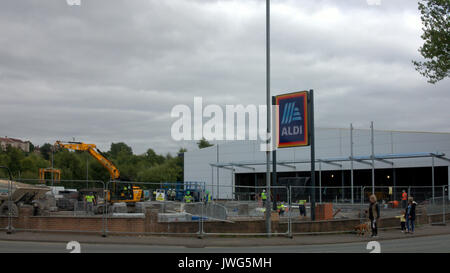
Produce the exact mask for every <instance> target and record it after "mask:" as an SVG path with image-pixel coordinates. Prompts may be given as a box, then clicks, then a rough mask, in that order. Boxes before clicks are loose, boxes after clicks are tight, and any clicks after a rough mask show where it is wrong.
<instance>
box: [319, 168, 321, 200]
mask: <svg viewBox="0 0 450 273" xmlns="http://www.w3.org/2000/svg"><path fill="white" fill-rule="evenodd" d="M319 203H322V161H319Z"/></svg>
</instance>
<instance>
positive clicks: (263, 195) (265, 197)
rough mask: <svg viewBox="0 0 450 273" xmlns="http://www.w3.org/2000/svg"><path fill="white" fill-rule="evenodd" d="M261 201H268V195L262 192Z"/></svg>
mask: <svg viewBox="0 0 450 273" xmlns="http://www.w3.org/2000/svg"><path fill="white" fill-rule="evenodd" d="M261 199H262V200H266V199H267V196H266V193H265V192H262V193H261Z"/></svg>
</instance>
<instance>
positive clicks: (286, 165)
mask: <svg viewBox="0 0 450 273" xmlns="http://www.w3.org/2000/svg"><path fill="white" fill-rule="evenodd" d="M277 165H280V166H284V167H288V168H291V169H294V170H295V169H297V167H295V166H293V165H288V164H286V163H278V162H277Z"/></svg>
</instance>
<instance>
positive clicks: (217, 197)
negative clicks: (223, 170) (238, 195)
mask: <svg viewBox="0 0 450 273" xmlns="http://www.w3.org/2000/svg"><path fill="white" fill-rule="evenodd" d="M216 150H217V163H219V144H217V149H216ZM219 171H220V168H219V167H217V194H216V199H217V200H219Z"/></svg>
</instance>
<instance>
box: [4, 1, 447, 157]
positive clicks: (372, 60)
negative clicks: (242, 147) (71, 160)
mask: <svg viewBox="0 0 450 273" xmlns="http://www.w3.org/2000/svg"><path fill="white" fill-rule="evenodd" d="M264 2H265V1H262V0H247V1H238V0H235V1H233V0H227V1H225V0H222V1H220V0H217V1H210V0H204V1H201V0H197V1H193V0H171V1H157V0H151V1H140V0H132V1H106V0H103V1H101V0H96V1H86V0H84V1H83V0H82V5H81V7H69V6H67V5H66V4H65V1H32V0H29V1H6V2H5V3H2V9H1V10H0V34H1V35H0V94H1V100H0V115H1V116H2V117H5V118H2V119H0V135H8V136H16V137H21V138H25V139H30V140H32V141H33V142H36V144H42V143H43V142H52V141H54V140H56V139H71V138H72V137H76V138H77V139H78V140H84V141H89V142H95V143H97V144H99V145H100V147H102V149H108V146H109V144H110V143H111V142H117V141H125V142H127V143H129V144H131V145H132V146H133V148H134V150H135V152H139V153H141V152H144V151H145V150H146V149H147V148H149V147H152V148H154V149H155V150H157V151H159V152H168V151H170V152H175V151H176V150H177V149H178V148H179V147H182V146H187V147H188V148H193V147H194V146H195V143H194V142H182V143H177V142H174V141H172V140H171V139H170V126H171V124H172V122H173V121H174V120H173V119H171V118H170V111H171V109H172V107H173V106H174V105H176V104H187V105H192V103H193V97H194V96H202V97H203V101H204V104H209V103H214V104H219V105H225V104H265V48H264V45H265V44H264V42H265V40H264V39H265V29H264V27H265V21H264V20H265V17H264ZM272 3H273V4H272V92H273V94H280V93H283V92H290V91H294V90H299V89H309V88H313V89H315V90H316V109H317V113H316V117H317V126H322V127H348V125H349V123H350V122H353V123H355V124H356V125H357V126H362V127H368V125H369V122H370V121H371V120H374V121H375V126H376V127H377V128H380V129H400V130H424V131H426V130H430V131H450V127H449V124H448V118H449V116H448V110H447V106H448V105H449V100H450V99H449V95H448V90H449V81H448V80H445V81H442V82H440V83H438V84H436V85H429V84H427V83H426V80H425V79H423V78H422V77H421V76H420V75H419V74H418V73H417V72H416V71H414V68H413V67H412V64H411V60H412V59H417V58H419V54H418V52H417V48H418V46H419V45H420V43H421V40H420V34H421V25H420V19H419V15H418V11H417V3H415V1H411V0H391V1H388V0H382V1H381V5H380V6H368V5H367V3H366V1H365V0H351V1H338V0H321V1H306V0H304V1H300V0H273V1H272Z"/></svg>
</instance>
